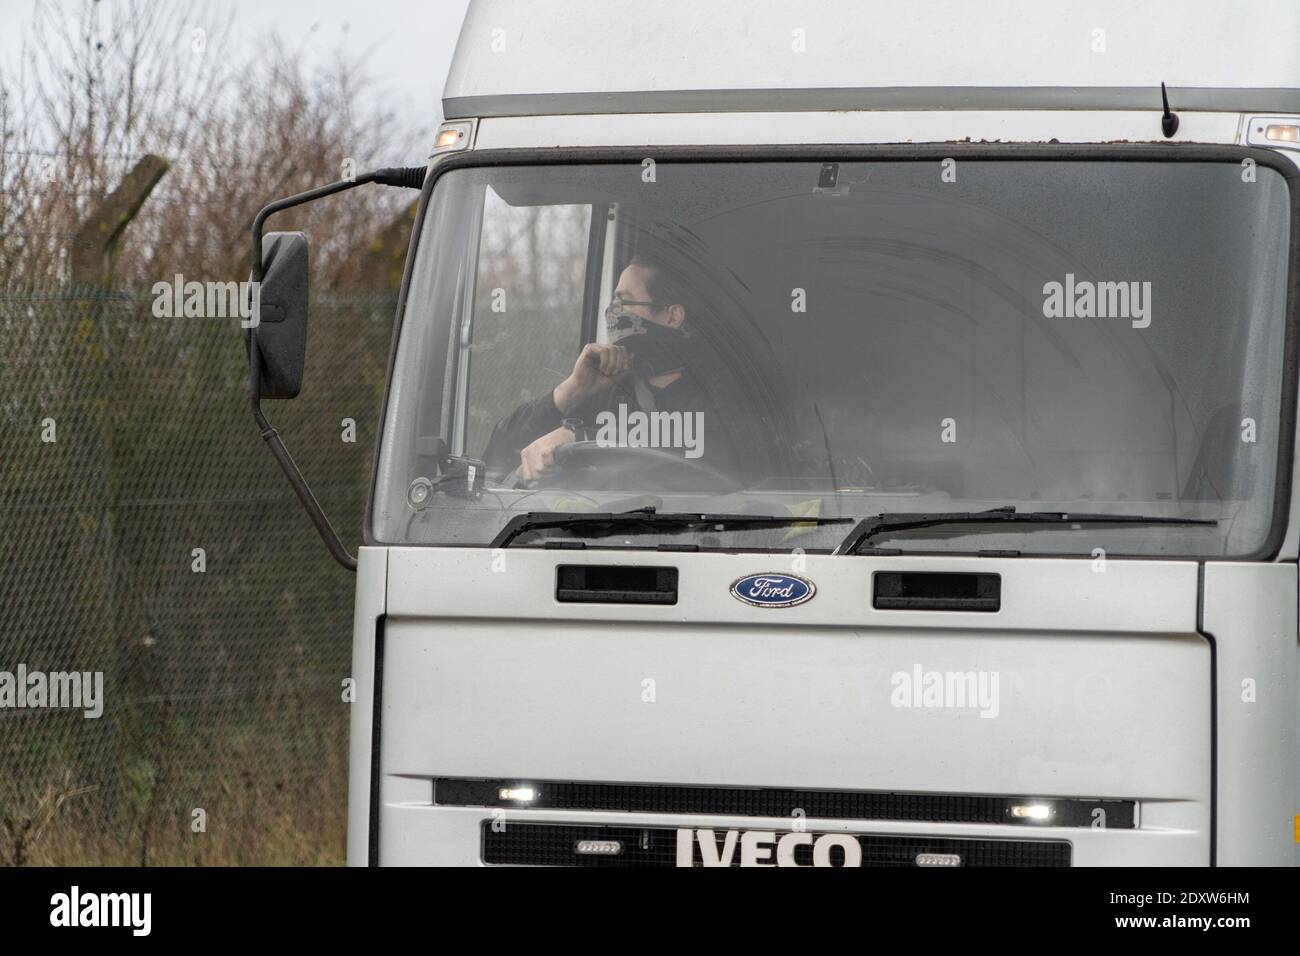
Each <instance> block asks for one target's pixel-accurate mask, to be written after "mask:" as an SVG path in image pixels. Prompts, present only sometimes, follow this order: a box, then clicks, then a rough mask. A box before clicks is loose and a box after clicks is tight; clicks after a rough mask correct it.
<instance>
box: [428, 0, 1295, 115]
mask: <svg viewBox="0 0 1300 956" xmlns="http://www.w3.org/2000/svg"><path fill="white" fill-rule="evenodd" d="M800 31H802V32H800ZM1161 81H1163V82H1165V83H1166V84H1168V86H1169V91H1170V105H1171V106H1172V107H1173V108H1174V109H1175V110H1178V111H1184V110H1217V111H1224V110H1227V111H1234V112H1236V111H1250V112H1272V113H1292V112H1300V0H1233V2H1222V0H1090V2H1088V3H1077V2H1070V0H999V2H967V0H928V2H927V0H912V2H900V0H888V2H886V0H815V2H813V0H805V2H797V0H471V3H470V7H469V11H468V13H467V15H466V17H465V23H464V27H463V28H462V31H461V35H460V40H459V42H458V44H457V47H456V55H455V58H454V59H453V61H452V66H451V70H450V73H449V74H448V78H447V85H446V89H445V93H444V97H443V107H444V111H445V113H446V115H447V117H448V118H457V117H470V116H531V115H555V114H566V113H644V112H656V113H663V112H732V111H769V110H782V111H790V110H834V109H909V110H915V109H1154V110H1158V109H1159V107H1160V83H1161Z"/></svg>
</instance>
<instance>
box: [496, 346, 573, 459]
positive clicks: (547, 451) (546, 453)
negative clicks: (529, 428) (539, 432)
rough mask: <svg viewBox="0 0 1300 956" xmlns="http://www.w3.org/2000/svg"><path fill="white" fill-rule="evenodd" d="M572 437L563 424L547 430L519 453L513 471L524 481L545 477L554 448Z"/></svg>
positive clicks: (567, 441)
mask: <svg viewBox="0 0 1300 956" xmlns="http://www.w3.org/2000/svg"><path fill="white" fill-rule="evenodd" d="M590 347H591V346H588V348H590ZM573 439H574V434H573V432H572V431H570V430H569V429H567V428H565V427H564V426H563V425H561V426H560V427H559V428H557V429H555V431H553V432H547V433H546V434H545V435H543V436H542V437H541V438H539V439H537V440H536V441H534V442H533V443H532V444H531V445H529V446H528V447H527V448H525V449H524V450H523V451H521V452H520V453H519V467H518V469H516V471H515V473H516V474H517V475H518V476H519V477H520V478H523V479H524V480H525V481H536V480H537V479H538V478H545V477H546V476H547V475H549V474H551V473H552V472H553V471H555V450H556V449H557V448H559V447H560V446H561V445H567V444H569V443H570V442H572V441H573Z"/></svg>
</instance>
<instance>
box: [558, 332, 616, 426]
mask: <svg viewBox="0 0 1300 956" xmlns="http://www.w3.org/2000/svg"><path fill="white" fill-rule="evenodd" d="M631 368H632V356H631V355H630V354H628V351H627V349H625V348H623V346H621V345H602V344H601V343H599V342H590V343H588V344H587V345H584V346H583V347H582V351H581V352H580V353H579V354H578V360H577V361H576V362H574V363H573V371H572V372H571V373H569V377H568V378H566V379H565V380H564V381H563V382H561V383H560V384H559V385H557V386H555V392H554V393H553V397H554V399H555V407H556V408H558V409H559V410H560V414H562V415H567V414H568V413H569V412H571V411H573V409H575V408H577V407H578V405H580V404H581V403H582V402H584V401H585V400H586V399H588V398H590V397H591V396H592V395H594V394H596V393H597V392H600V391H602V390H604V389H607V388H609V387H610V386H611V385H613V384H614V383H615V382H616V381H618V379H619V378H621V377H622V376H623V375H624V374H626V373H627V372H628V370H629V369H631Z"/></svg>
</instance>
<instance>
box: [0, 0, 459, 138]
mask: <svg viewBox="0 0 1300 956" xmlns="http://www.w3.org/2000/svg"><path fill="white" fill-rule="evenodd" d="M53 2H57V3H62V4H67V5H68V6H74V5H77V4H80V3H81V0H53ZM102 2H103V3H104V4H105V5H106V6H111V5H112V4H113V3H114V2H115V0H102ZM154 2H165V3H168V4H169V5H172V4H176V5H184V6H189V7H190V8H191V9H194V10H195V11H198V10H200V9H202V8H204V7H205V6H206V8H207V9H208V10H209V11H211V12H214V13H216V14H217V15H218V16H219V17H224V16H226V15H230V14H233V17H234V26H233V30H232V36H231V42H233V43H237V44H240V43H242V42H244V41H248V40H254V39H256V38H257V37H258V36H259V35H260V34H263V33H266V32H268V31H272V30H274V31H277V32H279V34H280V36H281V37H283V38H284V40H285V41H287V44H288V46H289V48H290V49H292V50H300V51H301V52H302V54H303V59H304V61H305V63H306V64H307V65H308V66H311V65H314V64H316V63H318V62H322V61H327V60H329V59H331V58H332V57H333V55H334V54H335V53H336V52H337V51H338V50H339V49H340V48H342V49H343V50H344V51H346V52H347V53H349V54H352V55H354V56H357V57H362V58H363V63H364V66H365V72H366V73H367V75H369V76H370V77H371V79H372V80H374V84H375V90H376V92H377V93H379V92H382V94H383V95H384V96H385V102H386V104H387V105H388V106H389V107H390V108H391V109H392V110H393V111H394V112H396V113H397V116H398V120H399V122H400V123H401V124H402V126H403V127H404V128H408V129H413V130H428V131H429V132H430V134H431V132H432V129H433V127H434V126H436V124H437V123H438V122H440V121H441V119H442V86H443V82H444V81H445V80H446V78H447V67H448V66H449V65H450V63H451V54H452V51H453V50H454V49H455V46H456V34H457V33H458V32H459V31H460V24H461V20H462V19H463V18H464V16H465V7H466V6H467V4H468V0H211V2H209V3H207V4H204V3H202V2H199V0H193V2H191V0H154ZM32 9H33V0H0V61H3V62H4V64H5V65H6V66H7V67H9V66H14V65H16V60H17V58H18V55H19V52H20V50H21V47H22V40H23V35H24V34H25V33H26V27H27V25H28V24H29V23H30V22H31V18H32ZM195 26H203V24H201V23H196V24H195Z"/></svg>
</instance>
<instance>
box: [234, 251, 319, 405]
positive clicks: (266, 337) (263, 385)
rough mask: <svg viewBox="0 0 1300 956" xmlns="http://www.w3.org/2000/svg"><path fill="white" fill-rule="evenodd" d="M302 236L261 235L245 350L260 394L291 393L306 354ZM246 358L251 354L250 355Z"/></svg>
mask: <svg viewBox="0 0 1300 956" xmlns="http://www.w3.org/2000/svg"><path fill="white" fill-rule="evenodd" d="M307 258H308V256H307V235H306V233H302V232H272V233H268V234H267V235H266V236H265V237H263V239H262V282H261V285H260V286H259V287H255V288H254V292H253V294H254V296H256V302H255V304H254V313H253V314H254V316H255V322H256V324H254V325H253V326H252V327H251V328H250V330H249V332H250V352H251V351H253V350H252V346H253V345H256V350H255V351H256V354H257V357H258V359H259V361H258V366H257V368H256V369H255V370H254V372H255V374H256V377H257V387H258V396H259V397H260V398H296V397H297V396H298V392H299V391H301V390H302V371H303V365H304V363H305V361H306V358H307V285H308V275H307ZM250 357H251V356H250Z"/></svg>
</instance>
